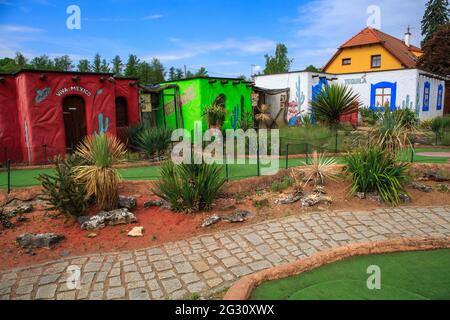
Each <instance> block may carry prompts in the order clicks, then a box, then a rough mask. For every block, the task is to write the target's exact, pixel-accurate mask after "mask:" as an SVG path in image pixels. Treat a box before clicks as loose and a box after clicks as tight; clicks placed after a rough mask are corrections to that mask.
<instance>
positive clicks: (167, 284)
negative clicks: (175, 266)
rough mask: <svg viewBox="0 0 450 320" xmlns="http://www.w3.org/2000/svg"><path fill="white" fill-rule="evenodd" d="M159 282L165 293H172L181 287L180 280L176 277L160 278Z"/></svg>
mask: <svg viewBox="0 0 450 320" xmlns="http://www.w3.org/2000/svg"><path fill="white" fill-rule="evenodd" d="M161 282H162V285H163V286H164V288H165V289H166V291H167V293H172V292H174V291H176V290H178V289H181V287H182V286H181V282H180V280H178V279H169V280H162V281H161Z"/></svg>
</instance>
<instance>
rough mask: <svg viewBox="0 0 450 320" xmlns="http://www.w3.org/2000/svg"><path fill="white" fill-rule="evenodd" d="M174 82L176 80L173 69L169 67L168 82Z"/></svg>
mask: <svg viewBox="0 0 450 320" xmlns="http://www.w3.org/2000/svg"><path fill="white" fill-rule="evenodd" d="M174 80H176V72H175V67H170V69H169V81H174Z"/></svg>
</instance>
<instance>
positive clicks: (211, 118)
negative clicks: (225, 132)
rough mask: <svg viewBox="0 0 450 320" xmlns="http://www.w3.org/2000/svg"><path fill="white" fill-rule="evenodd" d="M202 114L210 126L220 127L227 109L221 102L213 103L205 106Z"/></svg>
mask: <svg viewBox="0 0 450 320" xmlns="http://www.w3.org/2000/svg"><path fill="white" fill-rule="evenodd" d="M203 115H204V116H206V117H207V118H208V123H209V125H210V126H218V127H221V126H222V124H223V122H224V121H225V117H226V115H227V110H226V109H225V106H224V105H222V104H213V105H212V106H210V107H206V108H205V112H204V113H203Z"/></svg>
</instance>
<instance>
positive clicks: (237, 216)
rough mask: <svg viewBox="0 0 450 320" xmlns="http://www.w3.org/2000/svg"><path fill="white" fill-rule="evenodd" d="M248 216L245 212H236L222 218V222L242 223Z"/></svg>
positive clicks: (248, 213)
mask: <svg viewBox="0 0 450 320" xmlns="http://www.w3.org/2000/svg"><path fill="white" fill-rule="evenodd" d="M250 215H251V213H250V212H248V211H247V210H236V211H234V212H233V213H232V214H230V215H228V216H225V217H223V218H222V220H225V221H228V222H232V223H237V222H244V221H246V220H247V219H248V218H249V216H250Z"/></svg>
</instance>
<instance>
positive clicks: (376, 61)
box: [371, 55, 381, 68]
mask: <svg viewBox="0 0 450 320" xmlns="http://www.w3.org/2000/svg"><path fill="white" fill-rule="evenodd" d="M371 67H372V68H381V55H376V56H372V57H371Z"/></svg>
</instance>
